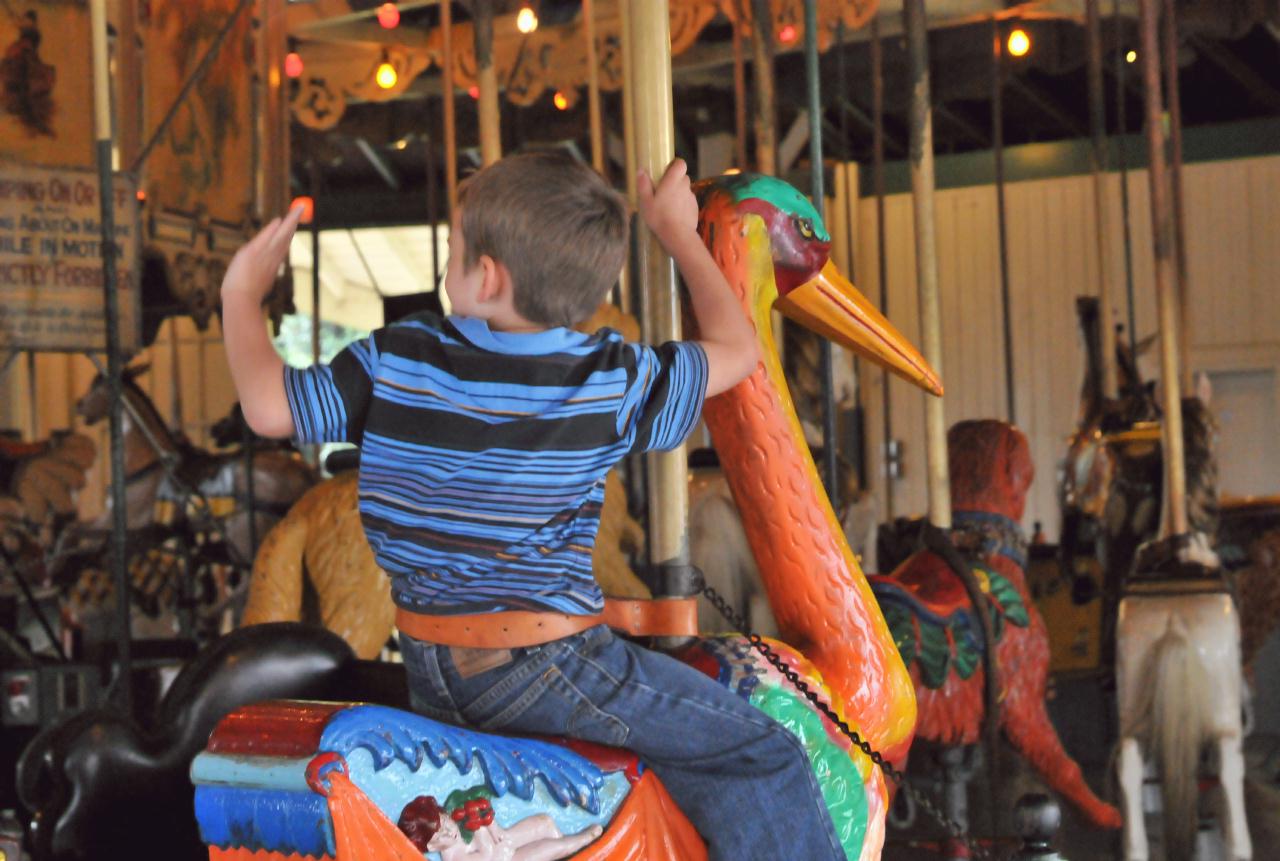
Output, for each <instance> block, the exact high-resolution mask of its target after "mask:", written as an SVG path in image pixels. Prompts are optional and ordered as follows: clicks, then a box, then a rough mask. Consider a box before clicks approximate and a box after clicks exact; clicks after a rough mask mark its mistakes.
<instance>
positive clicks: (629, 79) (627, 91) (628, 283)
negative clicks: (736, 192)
mask: <svg viewBox="0 0 1280 861" xmlns="http://www.w3.org/2000/svg"><path fill="white" fill-rule="evenodd" d="M618 22H619V33H618V35H619V41H621V42H622V138H623V141H622V150H623V162H624V169H625V172H626V188H627V202H628V203H630V204H631V208H632V209H633V210H634V209H635V206H636V171H638V170H639V169H640V168H639V164H638V162H637V161H636V105H635V98H634V96H635V66H634V65H633V63H632V58H633V57H634V56H635V47H634V46H633V45H632V44H631V0H618ZM633 228H634V225H633ZM631 235H632V236H633V237H634V236H636V233H635V231H634V229H633V231H632V234H631ZM635 247H637V246H635V245H633V253H632V254H631V255H629V256H628V260H627V265H625V266H623V267H622V275H621V277H620V278H619V279H618V305H619V307H621V308H622V310H623V311H625V312H626V313H628V314H636V313H637V311H640V312H641V313H643V309H638V308H637V307H636V304H637V300H638V297H637V296H636V291H635V290H634V289H633V284H634V281H635V278H634V275H635V272H634V270H633V269H632V268H631V261H632V260H633V259H634V258H635V256H636V255H635V254H634V248H635Z"/></svg>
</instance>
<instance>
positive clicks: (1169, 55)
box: [1161, 0, 1191, 391]
mask: <svg viewBox="0 0 1280 861" xmlns="http://www.w3.org/2000/svg"><path fill="white" fill-rule="evenodd" d="M1161 20H1162V24H1163V29H1164V83H1165V86H1166V87H1167V88H1168V91H1169V97H1168V99H1167V104H1168V107H1169V179H1170V186H1171V189H1172V191H1173V239H1174V244H1173V247H1174V249H1175V254H1176V257H1175V259H1176V260H1177V264H1178V265H1177V274H1178V280H1177V282H1176V283H1177V285H1178V289H1177V290H1176V291H1175V295H1176V296H1177V297H1178V353H1179V355H1180V356H1181V357H1182V358H1181V361H1182V388H1183V389H1184V390H1186V391H1190V389H1191V362H1190V359H1191V317H1190V315H1189V314H1188V307H1187V301H1188V297H1189V295H1190V288H1189V287H1188V286H1187V224H1186V213H1185V211H1184V209H1183V196H1182V93H1181V88H1180V87H1179V86H1178V18H1177V12H1176V10H1175V4H1174V2H1173V0H1164V15H1163V16H1162V19H1161Z"/></svg>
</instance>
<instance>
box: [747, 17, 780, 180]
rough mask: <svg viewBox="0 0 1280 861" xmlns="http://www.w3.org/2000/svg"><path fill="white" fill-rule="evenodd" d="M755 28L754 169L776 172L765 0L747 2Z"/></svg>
mask: <svg viewBox="0 0 1280 861" xmlns="http://www.w3.org/2000/svg"><path fill="white" fill-rule="evenodd" d="M751 17H752V19H753V21H754V25H755V29H754V32H753V35H752V39H751V49H752V52H753V54H754V58H753V62H752V64H751V71H752V73H753V75H754V77H755V83H756V115H755V127H756V170H758V171H759V172H760V173H763V174H767V175H769V176H774V175H776V174H777V173H778V108H777V105H776V104H775V103H774V92H773V10H772V8H771V6H770V3H769V0H751Z"/></svg>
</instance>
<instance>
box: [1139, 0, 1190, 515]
mask: <svg viewBox="0 0 1280 861" xmlns="http://www.w3.org/2000/svg"><path fill="white" fill-rule="evenodd" d="M1155 4H1156V0H1138V14H1139V22H1140V27H1141V30H1142V50H1141V52H1140V53H1141V57H1140V59H1141V60H1142V77H1143V82H1144V84H1145V88H1144V89H1145V100H1146V115H1147V154H1148V157H1149V159H1150V167H1149V170H1148V178H1149V182H1148V184H1149V186H1150V189H1151V225H1152V239H1153V242H1154V245H1155V258H1156V266H1155V276H1156V301H1157V303H1158V306H1159V311H1160V386H1161V389H1162V390H1163V394H1164V421H1163V422H1161V429H1162V431H1163V440H1162V442H1163V446H1164V475H1165V482H1164V484H1165V503H1166V507H1167V511H1168V516H1167V517H1165V518H1164V526H1165V529H1166V530H1167V531H1166V533H1165V535H1163V536H1162V537H1165V538H1167V537H1169V536H1170V535H1182V534H1183V533H1185V532H1186V531H1187V506H1186V498H1187V477H1186V463H1185V462H1184V460H1183V450H1182V393H1181V391H1180V390H1179V381H1180V377H1179V374H1178V344H1179V338H1178V299H1177V296H1176V295H1174V283H1175V279H1176V276H1177V272H1176V263H1175V261H1174V253H1173V210H1172V207H1171V206H1170V201H1169V188H1168V183H1169V176H1168V173H1167V170H1168V168H1167V166H1166V164H1165V157H1164V153H1165V137H1164V123H1163V119H1164V117H1163V111H1162V110H1161V104H1160V100H1161V96H1160V46H1159V37H1158V34H1157V31H1156V26H1157V22H1156V9H1155Z"/></svg>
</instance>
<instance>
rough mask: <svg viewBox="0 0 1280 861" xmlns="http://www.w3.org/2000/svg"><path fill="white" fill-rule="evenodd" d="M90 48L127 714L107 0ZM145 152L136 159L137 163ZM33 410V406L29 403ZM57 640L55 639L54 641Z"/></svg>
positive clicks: (119, 684)
mask: <svg viewBox="0 0 1280 861" xmlns="http://www.w3.org/2000/svg"><path fill="white" fill-rule="evenodd" d="M89 27H90V30H91V33H90V43H91V48H90V50H91V51H92V53H93V126H94V137H95V139H96V141H95V144H96V145H95V154H96V157H97V163H98V204H99V207H100V209H99V216H98V220H99V222H100V227H101V230H102V236H101V242H100V243H99V246H100V249H101V252H100V253H101V254H102V293H103V324H104V326H105V328H106V333H105V334H106V348H107V384H108V386H109V387H110V390H111V407H110V411H109V413H108V426H109V428H110V434H111V572H112V574H113V575H114V580H115V588H116V649H117V661H118V664H117V667H116V676H115V679H114V680H113V681H114V684H115V686H116V687H115V690H116V692H117V694H118V696H119V700H118V702H119V704H120V706H121V707H122V708H123V709H124V712H125V714H132V711H133V680H132V676H133V652H132V650H131V646H132V626H131V619H130V613H129V610H130V603H131V602H130V601H129V594H130V591H131V589H130V585H131V584H130V582H129V572H128V569H127V567H126V565H125V530H126V528H127V526H128V523H127V521H126V516H127V514H128V511H127V506H128V502H127V500H126V499H125V474H124V418H123V412H122V410H123V408H124V381H123V378H122V376H121V375H122V372H123V370H124V359H123V357H122V356H121V354H120V350H121V345H120V286H119V272H118V270H117V268H116V265H117V264H116V250H117V249H116V210H115V177H114V174H113V171H112V129H111V113H112V111H111V73H110V54H109V52H108V49H107V27H108V22H107V4H106V0H90V2H89ZM143 158H145V151H144V155H143V156H142V157H140V158H139V162H141V161H142V160H143ZM32 409H33V410H34V409H35V405H34V404H33V405H32ZM55 642H56V641H55Z"/></svg>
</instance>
